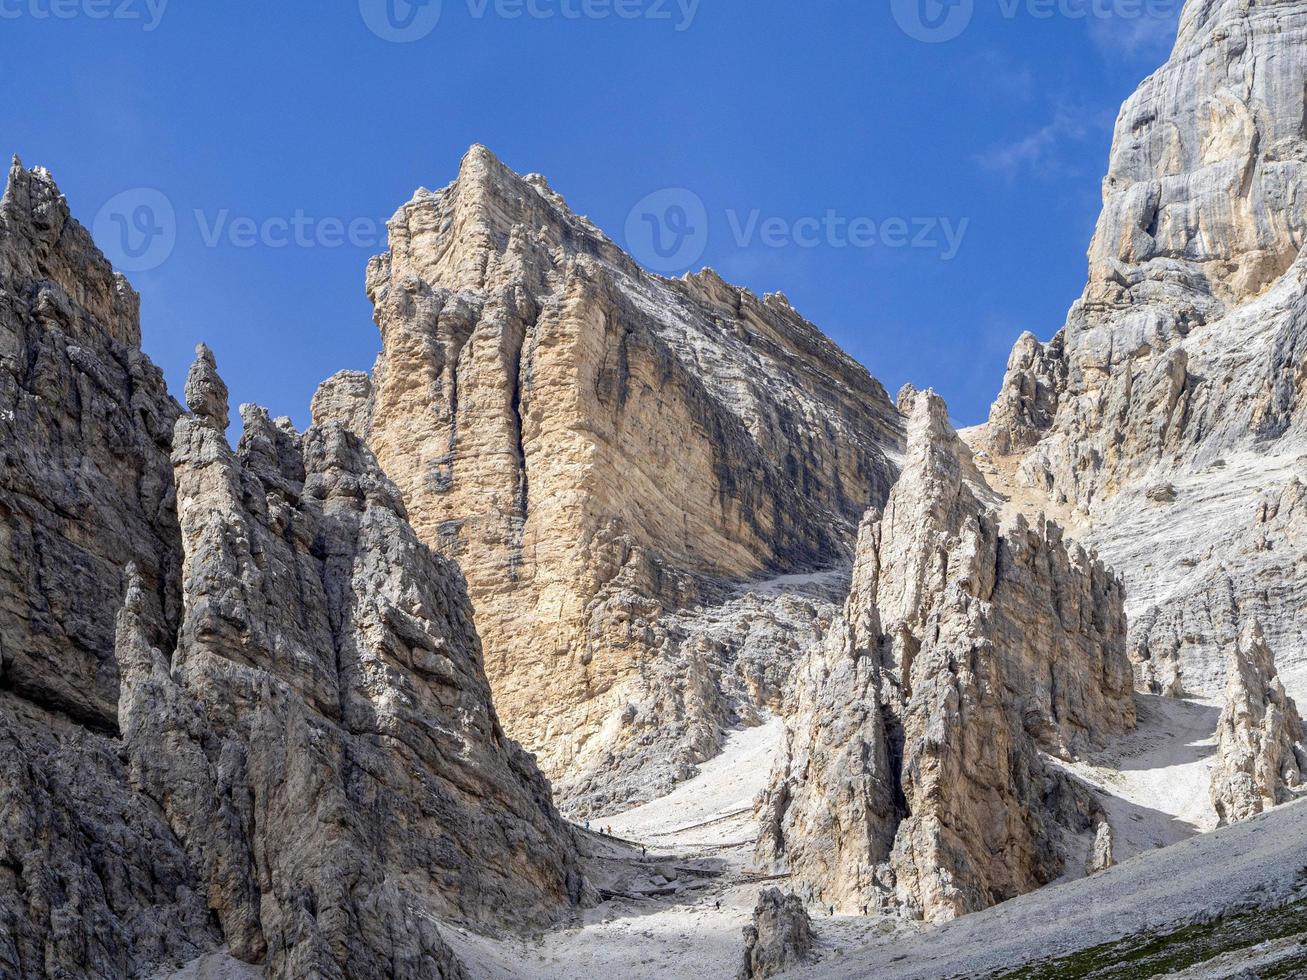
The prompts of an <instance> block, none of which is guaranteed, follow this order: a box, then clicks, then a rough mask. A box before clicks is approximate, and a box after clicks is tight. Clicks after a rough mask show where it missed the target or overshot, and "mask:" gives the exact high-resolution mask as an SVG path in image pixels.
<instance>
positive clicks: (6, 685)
mask: <svg viewBox="0 0 1307 980" xmlns="http://www.w3.org/2000/svg"><path fill="white" fill-rule="evenodd" d="M0 304H2V305H0V391H2V392H3V398H4V402H3V420H4V425H5V426H6V427H7V429H6V436H7V441H6V442H5V444H4V464H5V465H4V467H3V470H2V471H0V512H2V516H3V521H0V534H3V535H4V544H5V550H4V556H5V557H4V559H3V561H4V562H5V564H2V565H0V575H3V576H4V577H5V583H4V584H5V588H4V590H3V599H0V743H3V744H2V745H0V748H3V753H0V754H2V755H3V761H0V827H3V830H4V833H3V835H0V978H3V980H10V978H14V980H19V978H21V980H28V978H35V977H52V978H73V977H79V978H80V977H86V976H93V977H97V978H126V977H141V976H153V975H155V974H156V973H158V972H159V971H164V972H167V971H169V970H170V969H172V968H176V967H180V966H181V965H183V964H185V963H187V962H188V961H190V960H193V959H195V958H196V957H198V956H201V955H202V954H205V953H208V952H210V951H212V950H214V949H217V948H220V947H223V948H225V949H226V950H227V951H229V952H230V953H231V954H233V955H235V956H237V957H239V958H241V959H243V960H245V961H247V962H249V963H257V964H261V965H262V966H263V967H264V972H265V975H266V976H268V977H269V978H282V977H304V976H314V977H339V978H345V977H350V978H356V977H376V978H381V977H386V978H390V977H414V978H416V977H432V976H440V977H445V978H457V977H462V976H463V970H462V967H461V965H460V964H459V963H458V961H457V959H456V958H455V957H454V956H453V954H452V953H451V952H450V951H449V949H448V948H447V947H446V946H445V945H444V942H443V941H442V939H441V936H440V934H439V928H440V923H442V922H449V921H453V922H459V923H465V924H468V925H471V926H474V927H480V928H483V929H494V930H502V929H522V928H530V927H539V926H543V925H546V924H549V923H552V922H555V921H557V920H558V919H559V918H560V917H561V916H563V915H565V914H566V913H567V910H568V909H569V908H571V907H572V906H574V905H575V904H576V903H577V902H579V901H582V900H584V899H585V898H586V895H587V891H586V885H585V882H584V880H583V878H582V876H581V872H580V868H579V865H578V859H577V854H576V850H575V844H574V841H573V839H572V833H571V831H570V830H569V828H567V827H566V825H564V824H563V823H562V821H561V820H560V819H559V817H558V815H557V813H556V811H555V810H554V808H553V804H552V802H551V801H550V797H549V788H548V785H547V783H546V782H545V781H544V779H543V778H542V777H541V775H540V774H539V772H538V771H537V769H536V767H535V765H534V764H533V763H532V761H531V760H530V758H529V757H528V756H526V754H525V753H523V752H522V751H521V749H520V748H518V746H516V745H515V744H514V743H512V742H511V741H509V740H508V738H507V737H506V736H505V735H504V733H503V731H502V729H501V728H500V725H499V722H498V720H497V718H496V715H495V713H494V710H493V708H492V707H491V702H490V689H489V684H488V681H487V679H486V677H485V673H484V668H483V664H482V659H481V648H480V644H479V641H478V639H477V636H476V633H475V630H474V628H473V625H472V611H471V606H470V604H469V601H468V598H467V593H466V588H465V585H464V583H463V580H462V577H461V575H460V574H459V572H458V571H457V569H456V568H455V567H454V566H452V565H451V564H450V563H449V562H447V561H445V560H444V559H441V558H439V557H438V556H436V555H434V554H433V553H432V552H431V551H430V550H429V549H428V548H427V547H426V546H425V545H423V544H421V543H420V542H419V541H418V539H417V537H416V535H415V534H414V532H413V530H412V528H411V527H410V526H409V524H408V523H407V520H406V518H405V513H404V509H403V504H402V503H401V501H400V497H399V493H398V491H397V490H396V489H395V487H394V486H393V484H391V483H390V482H389V481H388V480H386V479H385V477H384V476H383V475H382V474H381V472H380V469H379V468H378V466H377V464H376V461H375V459H374V458H373V456H372V454H371V453H370V452H369V451H368V450H367V449H366V447H364V446H363V445H362V444H361V443H360V442H359V440H358V438H357V436H355V435H354V434H353V433H351V432H350V431H349V430H347V429H346V428H345V427H343V426H341V425H326V426H321V427H315V428H313V429H310V430H309V431H308V432H307V433H305V434H303V435H302V436H301V435H300V434H299V433H296V432H295V431H294V430H293V429H292V428H291V427H290V425H289V423H288V422H286V421H284V420H281V421H278V422H273V421H272V420H270V419H269V418H268V416H267V414H266V413H265V412H263V411H262V410H260V409H257V408H252V407H247V408H246V409H245V410H244V411H243V413H242V415H243V421H244V435H243V437H242V439H241V443H240V446H239V448H238V450H236V451H233V450H232V449H231V448H230V446H229V445H228V443H227V440H226V437H225V435H224V432H223V429H224V428H225V426H226V424H227V421H228V408H227V391H226V386H225V385H223V384H222V381H221V379H220V378H219V377H218V374H217V369H216V364H215V359H214V357H213V355H212V353H211V352H210V351H208V350H207V348H203V347H202V348H201V350H200V352H199V357H198V358H197V361H196V364H195V367H194V368H193V370H192V372H191V376H190V378H189V380H188V383H187V385H186V396H187V400H188V402H189V404H190V406H191V408H192V409H193V410H194V412H195V415H194V416H182V417H181V418H178V416H179V414H180V409H179V407H178V406H177V405H176V404H175V402H173V401H172V399H171V398H169V397H168V395H167V393H166V391H165V390H164V387H163V383H162V380H161V378H160V375H159V372H158V371H157V370H156V369H155V368H153V366H151V365H150V363H149V361H148V360H147V359H146V358H145V357H144V355H143V354H141V352H140V350H139V346H138V345H139V328H138V326H137V319H136V307H135V298H134V294H133V293H132V292H131V290H130V288H129V287H128V286H127V285H126V283H125V282H124V281H123V280H122V279H120V278H119V277H116V276H115V275H114V274H113V273H112V271H111V270H110V269H109V266H108V264H107V263H106V262H105V261H104V259H103V257H102V256H101V255H100V254H99V252H98V251H97V250H96V249H95V248H94V245H93V244H92V243H91V241H90V238H89V236H87V234H86V232H85V231H84V229H82V228H81V226H80V225H78V224H77V223H76V222H75V221H73V219H72V218H71V217H70V215H69V212H68V208H67V204H66V202H65V201H64V199H63V198H62V197H61V196H60V195H59V193H58V190H57V189H56V188H55V186H54V184H53V182H52V181H51V180H50V178H49V176H48V175H47V174H45V173H44V172H42V171H32V172H29V171H24V170H21V169H20V168H17V167H16V168H15V170H14V172H13V174H12V175H11V179H10V186H9V190H8V192H7V193H6V195H5V197H4V200H3V204H2V205H0ZM174 423H175V435H174V434H173V429H174ZM115 595H116V598H115V597H114V596H115Z"/></svg>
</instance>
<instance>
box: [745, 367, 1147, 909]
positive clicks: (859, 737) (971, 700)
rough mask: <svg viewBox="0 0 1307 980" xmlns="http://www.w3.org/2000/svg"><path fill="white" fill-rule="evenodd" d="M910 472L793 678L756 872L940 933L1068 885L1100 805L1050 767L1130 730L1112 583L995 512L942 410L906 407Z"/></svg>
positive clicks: (1050, 531)
mask: <svg viewBox="0 0 1307 980" xmlns="http://www.w3.org/2000/svg"><path fill="white" fill-rule="evenodd" d="M901 404H902V405H903V407H904V409H905V412H906V413H907V414H908V415H909V416H910V422H909V428H908V454H907V460H906V463H905V465H904V469H903V474H902V476H901V477H900V478H899V481H898V482H897V483H896V484H895V486H894V489H893V490H892V492H891V493H890V496H889V500H888V502H887V503H886V505H885V507H884V509H883V511H882V510H879V509H872V510H871V511H869V512H868V515H867V517H866V519H865V520H864V522H863V525H862V531H861V534H860V537H859V542H858V549H857V559H856V563H855V566H854V572H853V586H852V590H851V592H850V595H849V598H848V601H847V603H846V605H845V608H844V613H843V616H842V617H841V619H840V621H839V622H838V623H837V624H836V626H835V627H834V629H832V630H831V631H830V634H829V638H828V642H827V643H826V645H825V646H824V648H822V649H820V650H818V651H816V652H814V654H813V655H812V656H811V657H810V658H809V660H808V661H807V662H806V663H805V664H804V667H803V668H802V672H801V675H800V683H799V688H798V690H799V693H798V699H799V704H798V707H797V710H796V711H795V713H794V715H793V717H792V719H791V720H790V722H789V723H788V726H787V744H786V750H785V754H784V757H783V758H782V760H781V762H780V764H779V765H778V768H777V770H776V772H775V773H774V774H773V777H772V782H771V786H770V788H769V789H768V791H767V793H766V795H765V797H764V799H763V800H762V803H761V809H762V816H763V819H764V830H763V833H762V837H761V839H760V841H759V845H758V853H759V857H760V859H762V860H763V861H764V862H766V863H768V864H770V865H772V866H774V867H776V868H778V869H787V870H789V871H790V872H791V873H792V874H793V875H794V876H795V877H796V878H797V879H798V880H800V881H801V882H803V883H804V884H805V885H806V889H807V892H808V894H810V895H811V896H812V897H813V898H815V899H817V900H818V901H819V902H821V903H822V904H829V905H834V906H836V907H838V908H841V909H844V910H847V911H850V912H854V913H857V912H860V911H862V910H864V909H866V908H869V907H871V908H875V907H879V906H882V905H886V904H898V905H903V906H906V907H907V908H908V909H910V910H911V911H913V912H915V913H916V914H918V915H920V916H924V917H926V918H928V919H931V920H940V919H948V918H952V917H955V916H958V915H962V914H965V913H967V912H972V911H975V910H977V909H981V908H985V907H987V906H989V905H992V904H994V903H995V902H999V901H1003V900H1004V899H1007V898H1011V897H1013V896H1015V895H1019V894H1022V893H1024V892H1027V891H1030V890H1031V889H1034V888H1037V887H1039V886H1040V885H1043V884H1046V883H1047V882H1048V881H1050V880H1052V879H1053V878H1056V877H1058V876H1059V875H1061V874H1062V873H1063V870H1064V866H1065V864H1066V857H1067V853H1068V851H1069V849H1070V847H1069V842H1068V841H1067V840H1066V838H1068V837H1071V836H1075V835H1079V834H1083V833H1087V832H1089V831H1092V830H1094V829H1096V825H1097V824H1098V823H1099V822H1101V820H1102V819H1103V818H1102V813H1101V810H1100V809H1099V808H1098V807H1097V804H1096V803H1095V802H1094V801H1093V800H1092V799H1091V798H1090V797H1089V796H1088V795H1087V794H1085V793H1084V792H1083V791H1081V790H1079V789H1077V787H1076V786H1075V785H1074V784H1072V783H1071V782H1070V781H1069V780H1068V779H1066V778H1065V777H1063V776H1061V775H1059V774H1058V773H1057V772H1056V771H1055V770H1053V769H1051V768H1050V767H1048V766H1047V765H1046V764H1045V763H1044V762H1043V760H1042V757H1041V753H1048V754H1051V755H1054V756H1060V757H1069V756H1070V755H1071V754H1073V753H1075V752H1076V751H1077V750H1078V749H1080V748H1082V747H1085V746H1088V745H1091V744H1093V743H1094V742H1096V741H1099V740H1102V739H1104V738H1106V737H1108V736H1111V735H1115V734H1119V733H1121V732H1123V731H1125V730H1127V729H1129V728H1130V727H1131V726H1133V724H1134V703H1133V697H1132V692H1133V687H1132V675H1131V671H1130V665H1129V662H1128V660H1127V657H1126V648H1125V617H1124V614H1123V611H1122V606H1123V593H1122V589H1121V584H1120V582H1119V581H1118V580H1117V579H1116V578H1115V577H1114V576H1112V575H1111V574H1110V573H1109V572H1108V571H1107V570H1106V569H1105V568H1104V567H1103V566H1102V564H1101V563H1100V562H1098V561H1097V560H1096V559H1095V558H1094V557H1093V556H1091V555H1089V554H1087V553H1086V552H1085V551H1084V550H1083V549H1082V548H1081V547H1079V546H1078V545H1075V544H1073V543H1069V542H1066V541H1064V540H1063V537H1062V534H1061V531H1060V530H1059V529H1058V528H1057V527H1056V526H1055V525H1053V524H1052V523H1050V522H1047V521H1042V520H1041V521H1040V522H1039V523H1038V524H1036V525H1031V524H1030V523H1028V522H1027V521H1026V520H1025V519H1024V518H1023V517H1021V516H1017V517H1016V518H1015V519H1014V520H1012V522H1011V523H1009V524H1007V525H1003V524H1001V523H1000V518H999V515H998V512H997V507H998V503H997V500H996V498H995V497H994V496H993V494H992V492H991V491H990V490H989V489H988V487H987V486H986V485H985V484H984V481H983V480H982V479H981V478H980V475H979V473H978V472H977V471H976V469H975V467H974V465H973V464H972V462H971V454H970V452H969V451H968V450H967V449H966V447H965V446H964V445H963V444H962V442H961V440H960V439H958V437H957V435H956V434H955V433H954V432H953V430H952V429H951V428H950V426H949V424H948V420H947V412H946V409H945V406H944V403H943V401H942V400H941V399H939V398H938V397H937V396H935V395H934V394H932V393H925V394H918V393H915V392H912V391H907V392H905V394H904V395H903V396H902V398H901Z"/></svg>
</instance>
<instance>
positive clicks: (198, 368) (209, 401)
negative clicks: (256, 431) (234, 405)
mask: <svg viewBox="0 0 1307 980" xmlns="http://www.w3.org/2000/svg"><path fill="white" fill-rule="evenodd" d="M186 404H187V406H188V407H189V408H190V410H191V411H192V412H194V413H195V415H196V417H198V418H201V419H203V420H204V421H206V422H210V423H212V424H213V425H216V426H217V427H218V428H219V429H221V430H223V431H226V429H227V426H228V424H230V421H231V419H230V416H229V414H228V411H229V410H228V407H227V384H226V382H224V381H223V380H222V378H221V377H220V376H219V375H218V362H217V359H216V358H215V357H214V356H213V351H211V350H210V349H209V348H208V346H207V345H206V344H199V345H198V346H197V347H196V348H195V363H194V364H192V365H191V370H190V373H189V374H188V375H187V376H186Z"/></svg>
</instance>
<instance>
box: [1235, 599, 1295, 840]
mask: <svg viewBox="0 0 1307 980" xmlns="http://www.w3.org/2000/svg"><path fill="white" fill-rule="evenodd" d="M1229 669H1230V672H1229V680H1228V681H1227V683H1226V689H1225V708H1224V710H1223V711H1222V712H1221V721H1220V724H1219V726H1218V728H1217V745H1218V749H1217V755H1216V765H1215V767H1214V768H1213V770H1212V803H1213V805H1214V806H1215V807H1216V812H1217V814H1218V815H1219V816H1220V818H1221V823H1223V824H1225V823H1234V822H1236V821H1239V820H1246V819H1247V818H1249V817H1252V816H1256V815H1257V814H1259V813H1261V812H1262V811H1263V810H1266V809H1269V808H1270V807H1273V806H1276V805H1277V804H1280V803H1286V802H1288V801H1289V800H1290V799H1292V798H1293V797H1294V795H1295V793H1296V792H1297V791H1298V789H1299V788H1300V787H1301V785H1302V781H1303V771H1304V770H1305V769H1307V751H1304V747H1303V728H1302V719H1301V718H1300V717H1299V715H1298V707H1297V705H1296V704H1294V701H1293V698H1291V697H1289V696H1288V694H1286V693H1285V690H1284V685H1283V684H1282V683H1281V682H1280V678H1279V676H1278V675H1277V673H1276V670H1275V657H1274V655H1273V654H1272V653H1271V648H1270V646H1268V645H1267V643H1266V638H1265V636H1264V635H1263V633H1262V626H1261V623H1260V622H1259V621H1258V620H1256V619H1254V620H1252V622H1251V623H1249V624H1248V626H1246V627H1245V628H1244V630H1243V633H1242V634H1241V635H1240V637H1239V642H1238V643H1237V644H1236V645H1235V646H1234V648H1233V649H1232V650H1231V651H1230V659H1229Z"/></svg>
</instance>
